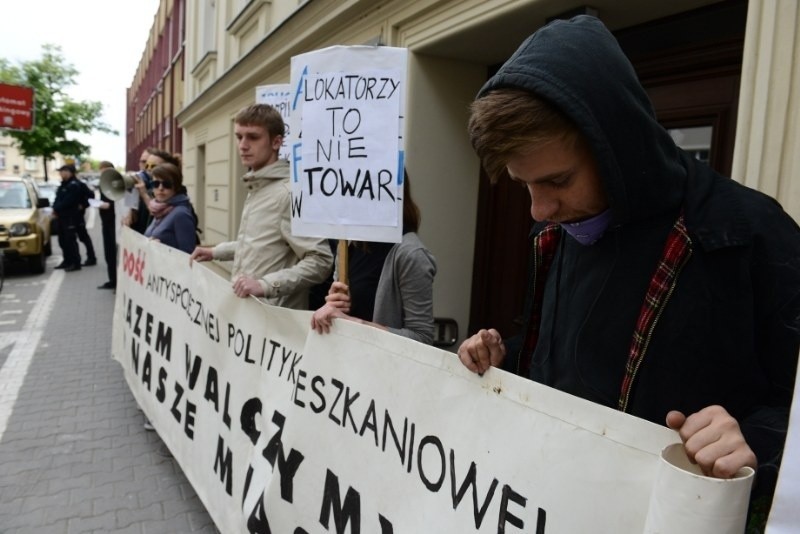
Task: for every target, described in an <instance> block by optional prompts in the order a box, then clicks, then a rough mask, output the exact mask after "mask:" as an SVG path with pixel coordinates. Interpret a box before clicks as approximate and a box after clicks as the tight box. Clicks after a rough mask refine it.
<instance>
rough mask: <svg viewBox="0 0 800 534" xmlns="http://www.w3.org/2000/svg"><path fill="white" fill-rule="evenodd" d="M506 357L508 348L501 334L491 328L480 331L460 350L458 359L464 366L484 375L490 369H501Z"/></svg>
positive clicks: (465, 342)
mask: <svg viewBox="0 0 800 534" xmlns="http://www.w3.org/2000/svg"><path fill="white" fill-rule="evenodd" d="M505 357H506V346H505V344H504V343H503V338H502V337H501V336H500V333H499V332H498V331H497V330H495V329H494V328H491V329H489V330H479V331H478V333H477V334H475V335H474V336H472V337H471V338H469V339H466V340H465V341H464V342H463V343H462V344H461V346H460V347H459V348H458V359H459V360H461V363H463V364H464V366H465V367H466V368H467V369H469V370H470V371H472V372H473V373H478V374H480V375H482V374H483V373H485V372H486V371H487V370H488V369H489V367H499V366H500V365H501V364H502V363H503V360H504V359H505Z"/></svg>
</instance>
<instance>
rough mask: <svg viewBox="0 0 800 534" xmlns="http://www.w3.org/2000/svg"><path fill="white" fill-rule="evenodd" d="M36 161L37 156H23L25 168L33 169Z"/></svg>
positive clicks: (27, 169)
mask: <svg viewBox="0 0 800 534" xmlns="http://www.w3.org/2000/svg"><path fill="white" fill-rule="evenodd" d="M37 162H38V159H37V158H25V170H26V171H35V170H36V163H37Z"/></svg>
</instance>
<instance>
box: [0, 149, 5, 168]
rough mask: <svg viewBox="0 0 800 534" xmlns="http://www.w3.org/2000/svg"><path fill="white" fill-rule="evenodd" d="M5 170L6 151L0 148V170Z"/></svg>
mask: <svg viewBox="0 0 800 534" xmlns="http://www.w3.org/2000/svg"><path fill="white" fill-rule="evenodd" d="M4 170H6V151H5V150H0V171H4Z"/></svg>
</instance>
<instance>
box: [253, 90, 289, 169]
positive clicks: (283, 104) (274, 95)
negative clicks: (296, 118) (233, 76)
mask: <svg viewBox="0 0 800 534" xmlns="http://www.w3.org/2000/svg"><path fill="white" fill-rule="evenodd" d="M290 88H291V86H290V85H289V84H288V83H276V84H272V85H259V86H258V87H256V104H269V105H270V106H272V107H274V108H275V109H276V110H278V112H279V113H280V114H281V117H282V118H283V123H284V125H285V126H286V134H285V135H284V136H283V143H282V144H281V149H280V150H279V151H278V157H279V158H280V159H286V160H288V159H289V156H290V154H291V152H290V148H289V147H291V146H292V143H291V135H292V130H291V126H290V124H289V117H290V116H291V105H292V104H291V92H290Z"/></svg>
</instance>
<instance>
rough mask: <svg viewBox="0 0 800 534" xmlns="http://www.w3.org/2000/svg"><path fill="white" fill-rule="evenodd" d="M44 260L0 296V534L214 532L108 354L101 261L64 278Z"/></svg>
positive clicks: (108, 301) (109, 299)
mask: <svg viewBox="0 0 800 534" xmlns="http://www.w3.org/2000/svg"><path fill="white" fill-rule="evenodd" d="M91 233H92V235H93V237H94V243H95V247H96V248H97V251H98V255H99V256H100V257H102V253H101V248H102V241H101V240H100V232H99V228H93V229H92V230H91ZM81 250H82V251H83V247H81ZM53 252H54V254H53V257H51V258H50V259H49V260H48V269H47V272H46V274H44V275H41V276H29V275H25V274H23V273H22V272H21V271H20V270H19V269H15V270H12V272H11V273H10V275H9V277H8V278H7V279H6V285H5V287H4V288H3V291H2V293H0V366H2V368H0V534H11V533H28V532H30V533H34V532H35V533H37V534H41V533H70V534H71V533H78V532H81V533H83V532H96V533H100V532H103V533H107V532H124V533H148V534H150V533H181V532H202V533H212V534H213V533H215V532H217V530H216V528H215V527H214V525H213V523H212V521H211V518H210V517H209V515H208V513H207V512H206V510H205V508H204V507H203V505H202V503H201V502H200V500H199V499H198V497H197V495H196V494H195V492H194V490H193V489H192V487H191V485H190V484H189V483H188V482H187V480H186V478H185V477H184V475H183V472H182V471H181V469H180V467H179V466H178V464H177V462H175V460H174V459H173V458H172V456H171V455H170V454H169V451H168V450H167V449H166V446H165V445H164V444H163V443H162V442H161V440H160V439H159V438H158V435H157V434H156V433H155V432H148V431H146V430H144V428H143V427H142V422H143V418H142V413H141V412H140V411H139V410H138V408H137V407H136V403H135V401H134V400H133V396H132V395H131V394H130V391H129V390H128V387H127V385H126V383H125V381H124V378H123V375H122V370H121V367H120V366H119V364H118V363H117V362H116V361H114V360H112V359H111V357H110V347H111V314H112V309H113V302H114V297H115V296H114V294H113V293H112V292H111V291H108V290H98V289H97V286H98V285H100V284H102V283H103V282H105V280H106V275H105V266H104V265H103V264H102V263H103V262H102V259H101V260H100V265H98V266H96V267H85V268H83V269H82V270H81V271H77V272H73V273H64V272H63V271H54V270H53V269H52V267H53V266H54V265H56V264H57V263H58V262H59V261H60V260H61V257H60V250H59V249H58V247H57V246H54V251H53Z"/></svg>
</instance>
